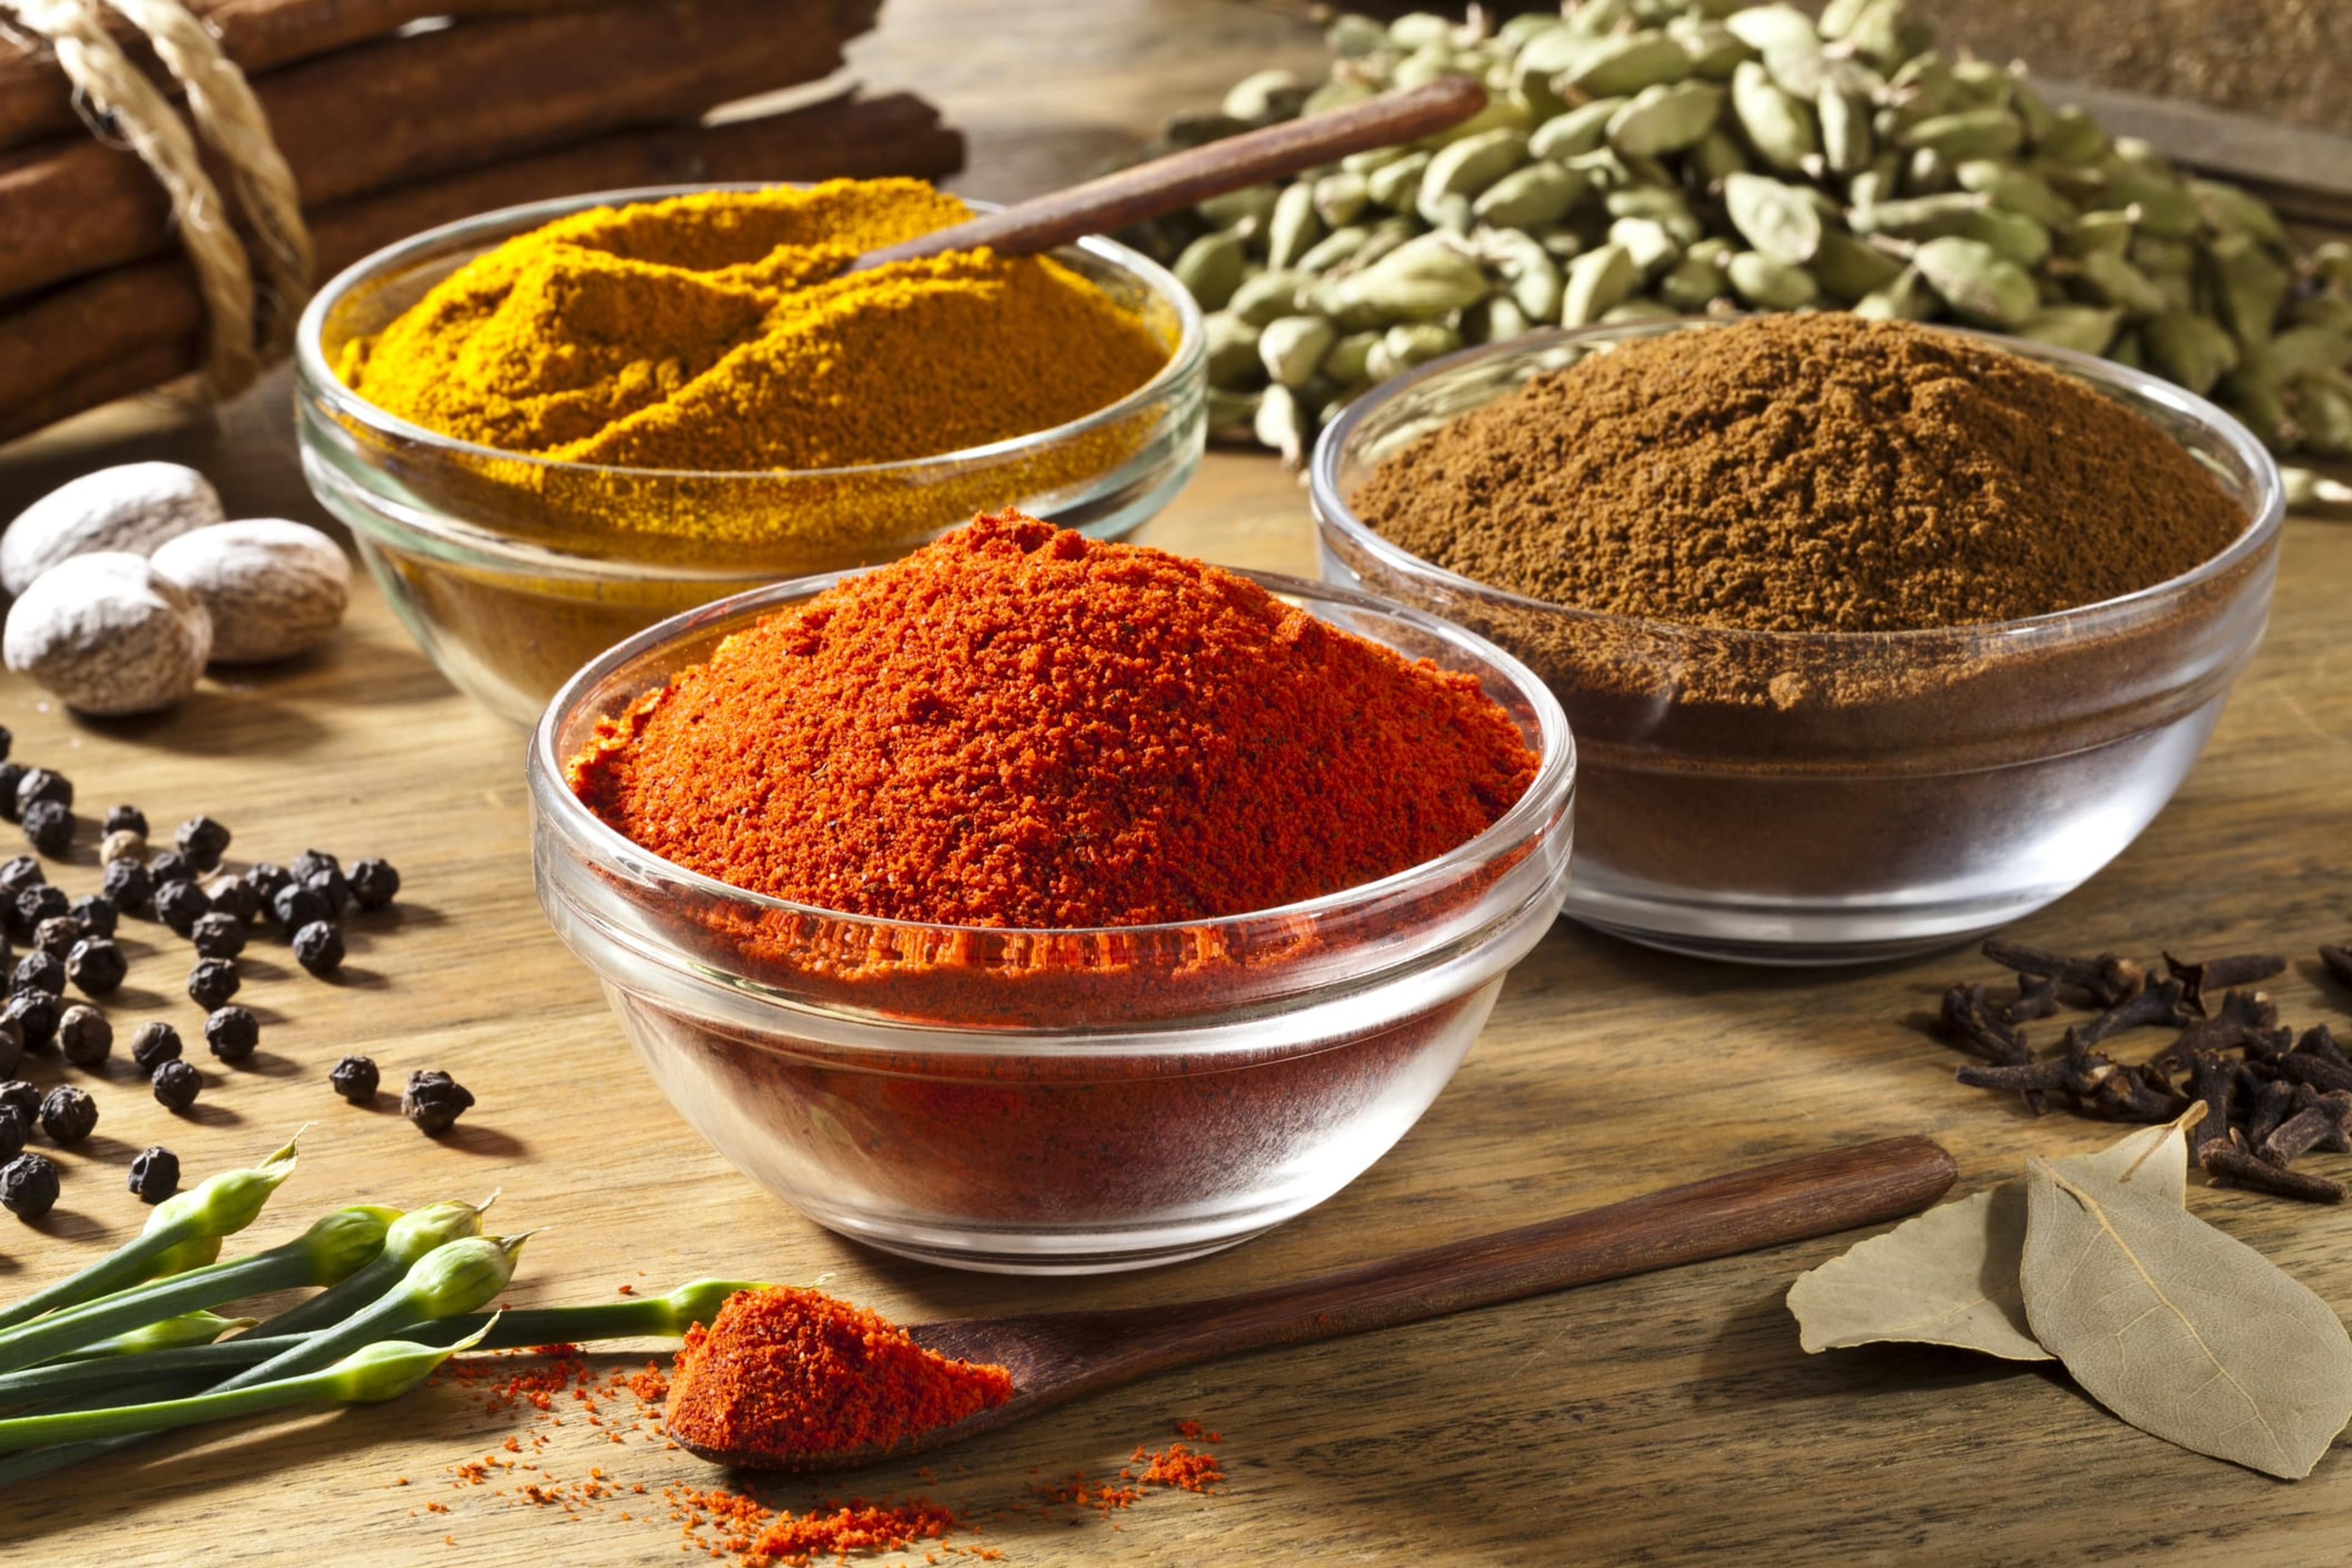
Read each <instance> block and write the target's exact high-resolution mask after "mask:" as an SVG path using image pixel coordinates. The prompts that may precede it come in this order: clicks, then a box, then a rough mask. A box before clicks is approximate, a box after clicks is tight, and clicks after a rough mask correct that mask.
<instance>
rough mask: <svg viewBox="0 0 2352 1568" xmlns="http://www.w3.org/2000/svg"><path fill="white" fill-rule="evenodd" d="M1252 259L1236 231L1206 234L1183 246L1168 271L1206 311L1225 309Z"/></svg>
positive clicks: (1238, 232)
mask: <svg viewBox="0 0 2352 1568" xmlns="http://www.w3.org/2000/svg"><path fill="white" fill-rule="evenodd" d="M1248 260H1249V253H1248V250H1247V247H1245V246H1244V243H1243V240H1242V236H1241V233H1240V231H1239V230H1237V229H1230V228H1228V229H1221V230H1219V231H1218V232H1217V233H1214V234H1204V235H1202V237H1200V238H1198V239H1196V240H1194V241H1193V242H1192V244H1190V245H1188V246H1186V247H1184V252H1183V254H1182V255H1181V256H1179V257H1177V258H1176V261H1175V264H1174V265H1173V266H1171V268H1169V270H1170V271H1171V272H1173V273H1175V274H1176V281H1177V282H1179V283H1181V284H1182V285H1184V288H1185V289H1186V291H1187V292H1189V293H1190V294H1191V295H1192V298H1193V300H1195V301H1196V302H1197V303H1198V304H1199V305H1200V307H1201V309H1202V310H1222V309H1223V307H1224V303H1225V301H1226V300H1230V299H1232V298H1233V297H1234V289H1238V288H1240V287H1241V282H1242V268H1244V266H1245V265H1246V264H1247V262H1248Z"/></svg>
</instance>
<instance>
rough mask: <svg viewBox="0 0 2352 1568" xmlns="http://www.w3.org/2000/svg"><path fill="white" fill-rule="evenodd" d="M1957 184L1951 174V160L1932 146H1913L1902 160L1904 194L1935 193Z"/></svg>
mask: <svg viewBox="0 0 2352 1568" xmlns="http://www.w3.org/2000/svg"><path fill="white" fill-rule="evenodd" d="M1957 184H1959V182H1958V180H1957V179H1956V178H1954V176H1953V174H1952V161H1951V160H1950V159H1948V158H1947V157H1945V156H1944V155H1943V154H1942V153H1938V152H1937V151H1936V150H1935V149H1934V148H1933V147H1914V148H1913V149H1912V150H1911V151H1910V153H1908V154H1906V156H1905V158H1904V160H1903V190H1904V194H1905V195H1914V196H1932V195H1940V194H1942V193H1943V192H1946V191H1949V190H1951V189H1952V188H1953V187H1954V186H1955V185H1957Z"/></svg>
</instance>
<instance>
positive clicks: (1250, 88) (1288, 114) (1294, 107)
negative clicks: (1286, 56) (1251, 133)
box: [1217, 70, 1311, 125]
mask: <svg viewBox="0 0 2352 1568" xmlns="http://www.w3.org/2000/svg"><path fill="white" fill-rule="evenodd" d="M1309 90H1311V89H1309V88H1308V87H1307V83H1305V82H1303V81H1301V80H1299V79H1298V78H1297V75H1295V74H1294V73H1292V72H1290V71H1286V70H1262V71H1257V72H1254V73H1253V74H1251V75H1249V76H1245V77H1244V78H1242V79H1241V80H1239V81H1237V82H1235V83H1234V85H1233V86H1232V87H1231V88H1229V89H1226V91H1225V100H1224V101H1223V103H1221V104H1219V105H1217V108H1218V110H1219V111H1220V112H1222V113H1223V114H1224V115H1225V116H1226V117H1227V118H1228V119H1233V120H1238V121H1241V122H1242V123H1243V124H1244V125H1270V124H1272V123H1273V122H1274V121H1277V120H1289V119H1292V118H1294V117H1295V116H1297V113H1298V111H1299V110H1300V108H1301V107H1303V106H1304V105H1305V104H1306V102H1307V93H1308V91H1309Z"/></svg>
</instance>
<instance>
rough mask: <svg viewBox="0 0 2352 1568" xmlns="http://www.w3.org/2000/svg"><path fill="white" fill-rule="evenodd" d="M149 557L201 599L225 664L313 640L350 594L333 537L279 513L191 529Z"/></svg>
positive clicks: (333, 621) (346, 567) (281, 654)
mask: <svg viewBox="0 0 2352 1568" xmlns="http://www.w3.org/2000/svg"><path fill="white" fill-rule="evenodd" d="M152 564H153V566H154V568H155V570H156V571H158V572H160V573H162V574H163V575H164V576H166V577H168V578H170V579H171V580H172V581H173V582H174V583H177V584H179V585H180V586H182V587H183V588H185V589H187V590H188V591H189V592H190V593H192V594H194V595H195V596H196V597H197V598H198V599H199V600H201V601H202V602H203V604H204V606H205V612H206V613H207V614H208V615H210V616H211V617H212V623H213V658H215V659H218V660H220V661H222V662H223V663H226V664H256V663H260V662H262V661H264V660H268V659H273V658H287V657H289V655H292V654H298V653H300V652H302V651H303V650H304V649H306V648H310V647H316V646H318V644H320V642H323V641H325V640H326V638H327V637H329V636H330V635H331V634H332V633H333V631H334V629H335V627H336V626H340V625H341V623H342V618H343V609H344V606H345V605H348V604H349V603H350V602H351V596H352V568H351V563H350V562H348V561H346V560H345V559H344V558H343V552H342V551H341V549H339V548H337V546H336V544H335V542H334V541H333V540H331V539H330V538H328V537H327V536H326V535H325V534H323V533H321V532H320V531H318V530H317V529H315V528H312V527H310V526H309V525H308V524H305V523H299V522H289V521H285V520H284V519H282V518H274V517H270V518H254V519H251V520H248V521H242V522H221V523H215V524H213V525H211V526H210V527H207V528H199V529H194V530H192V531H189V532H186V533H184V534H181V535H180V536H179V537H178V538H176V539H174V540H172V541H171V542H169V543H167V544H165V545H163V547H162V548H161V549H159V550H157V551H156V552H155V553H154V555H153V557H152Z"/></svg>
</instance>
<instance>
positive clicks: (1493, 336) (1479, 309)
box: [1462, 294, 1535, 343]
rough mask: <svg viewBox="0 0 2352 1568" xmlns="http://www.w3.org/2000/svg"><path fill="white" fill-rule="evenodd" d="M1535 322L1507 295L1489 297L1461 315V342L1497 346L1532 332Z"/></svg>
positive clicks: (1491, 295) (1490, 295)
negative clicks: (1493, 344) (1495, 344)
mask: <svg viewBox="0 0 2352 1568" xmlns="http://www.w3.org/2000/svg"><path fill="white" fill-rule="evenodd" d="M1534 326H1535V322H1534V321H1532V320H1530V319H1529V318H1528V313H1527V312H1526V311H1525V310H1520V309H1519V303H1518V301H1517V300H1514V299H1512V298H1511V297H1510V296H1509V295H1508V294H1489V295H1487V296H1486V298H1485V299H1483V300H1479V301H1478V302H1477V303H1476V304H1475V305H1473V306H1471V307H1470V308H1469V309H1468V310H1465V311H1463V312H1462V341H1463V342H1465V343H1498V342H1503V341H1504V340H1506V339H1508V338H1516V337H1517V336H1519V335H1520V334H1522V333H1524V332H1527V331H1531V330H1532V329H1533V328H1534Z"/></svg>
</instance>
